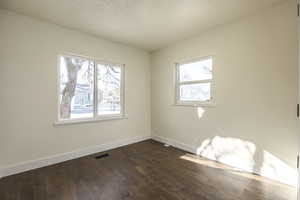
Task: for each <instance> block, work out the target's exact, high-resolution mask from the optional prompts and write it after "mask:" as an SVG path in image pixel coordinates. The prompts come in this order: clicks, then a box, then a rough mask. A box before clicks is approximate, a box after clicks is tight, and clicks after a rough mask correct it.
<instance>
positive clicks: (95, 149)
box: [0, 135, 295, 186]
mask: <svg viewBox="0 0 300 200" xmlns="http://www.w3.org/2000/svg"><path fill="white" fill-rule="evenodd" d="M148 139H153V140H156V141H158V142H161V143H166V144H169V145H171V146H173V147H176V148H178V149H181V150H184V151H187V152H190V153H193V154H196V147H193V146H191V145H189V144H184V143H182V142H179V141H176V140H174V139H170V138H165V137H162V136H158V135H152V136H143V137H135V138H130V139H124V140H118V141H115V142H111V143H107V144H101V145H97V146H92V147H88V148H85V149H79V150H75V151H72V152H68V153H63V154H58V155H54V156H51V157H46V158H41V159H37V160H32V161H28V162H24V163H19V164H16V165H11V166H6V167H2V168H0V178H2V177H6V176H10V175H14V174H18V173H22V172H25V171H29V170H32V169H37V168H41V167H45V166H49V165H53V164H57V163H61V162H64V161H68V160H72V159H76V158H80V157H83V156H87V155H91V154H95V153H99V152H103V151H107V150H111V149H114V148H118V147H122V146H125V145H129V144H133V143H137V142H141V141H144V140H148ZM216 162H218V161H216ZM233 167H234V166H233ZM241 171H243V169H241ZM254 173H256V174H257V175H260V176H263V175H261V174H260V172H257V171H255V172H254ZM276 181H279V182H281V183H284V184H288V185H291V186H295V185H294V184H291V183H288V182H286V181H284V180H276Z"/></svg>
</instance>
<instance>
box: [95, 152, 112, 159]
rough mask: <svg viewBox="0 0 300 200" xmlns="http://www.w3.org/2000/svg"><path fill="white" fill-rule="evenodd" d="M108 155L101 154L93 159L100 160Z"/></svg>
mask: <svg viewBox="0 0 300 200" xmlns="http://www.w3.org/2000/svg"><path fill="white" fill-rule="evenodd" d="M108 156H109V154H108V153H105V154H101V155H98V156H96V157H95V159H101V158H105V157H108Z"/></svg>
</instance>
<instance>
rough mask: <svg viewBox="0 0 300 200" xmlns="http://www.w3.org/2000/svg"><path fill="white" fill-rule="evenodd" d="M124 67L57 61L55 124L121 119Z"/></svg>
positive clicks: (77, 60)
mask: <svg viewBox="0 0 300 200" xmlns="http://www.w3.org/2000/svg"><path fill="white" fill-rule="evenodd" d="M123 83H124V65H121V64H113V63H109V62H103V61H97V60H95V59H90V58H85V57H79V56H68V55H64V56H60V57H59V121H82V120H97V119H103V118H105V119H109V118H116V117H120V116H123V115H124V84H123Z"/></svg>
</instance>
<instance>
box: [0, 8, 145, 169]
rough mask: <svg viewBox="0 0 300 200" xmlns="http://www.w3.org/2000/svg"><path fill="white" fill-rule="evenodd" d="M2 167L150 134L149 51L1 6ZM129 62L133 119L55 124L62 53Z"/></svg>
mask: <svg viewBox="0 0 300 200" xmlns="http://www.w3.org/2000/svg"><path fill="white" fill-rule="evenodd" d="M0 27H1V28H0V44H1V48H0V85H1V93H0V102H1V103H0V113H1V114H0V124H1V127H0V167H7V166H14V165H17V164H20V163H22V162H27V161H31V160H35V159H40V158H45V157H49V156H53V155H57V154H61V153H66V152H70V151H74V150H78V149H82V148H87V147H91V146H94V145H100V144H106V143H110V142H115V141H119V140H126V139H133V138H142V137H144V136H149V135H150V68H149V63H150V62H149V59H150V55H149V53H147V52H145V51H143V50H139V49H135V48H131V47H128V46H125V45H122V44H117V43H113V42H109V41H106V40H101V39H99V38H96V37H93V36H90V35H87V34H84V33H79V32H76V31H72V30H69V29H65V28H62V27H60V26H56V25H53V24H48V23H45V22H42V21H38V20H35V19H32V18H29V17H25V16H22V15H17V14H14V13H12V12H9V11H6V10H0ZM61 52H72V53H76V54H81V55H87V56H91V57H96V58H99V59H103V60H108V61H114V62H118V63H125V64H126V94H125V98H126V109H127V114H128V119H124V120H114V121H105V122H98V123H88V124H76V125H68V126H57V127H55V126H53V123H54V122H55V121H56V118H57V112H58V111H57V88H56V86H57V85H56V84H57V56H58V55H59V54H60V53H61Z"/></svg>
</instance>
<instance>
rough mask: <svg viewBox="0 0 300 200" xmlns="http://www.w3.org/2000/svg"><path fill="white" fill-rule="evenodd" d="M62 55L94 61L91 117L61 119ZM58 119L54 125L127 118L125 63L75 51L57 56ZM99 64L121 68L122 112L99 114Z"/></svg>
mask: <svg viewBox="0 0 300 200" xmlns="http://www.w3.org/2000/svg"><path fill="white" fill-rule="evenodd" d="M61 57H74V58H82V59H86V60H89V61H91V62H94V89H93V100H94V101H93V102H94V105H93V117H89V118H78V119H61V118H60V73H61V69H60V58H61ZM57 62H58V63H57V121H56V122H55V123H54V125H64V124H77V123H86V122H98V121H107V120H117V119H127V115H126V110H125V64H119V63H116V62H111V61H104V60H102V59H97V58H93V57H89V56H82V55H78V54H73V53H62V54H59V55H58V58H57ZM97 64H108V65H117V66H120V69H121V88H120V107H121V110H120V114H107V115H98V90H97V82H98V81H97Z"/></svg>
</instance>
